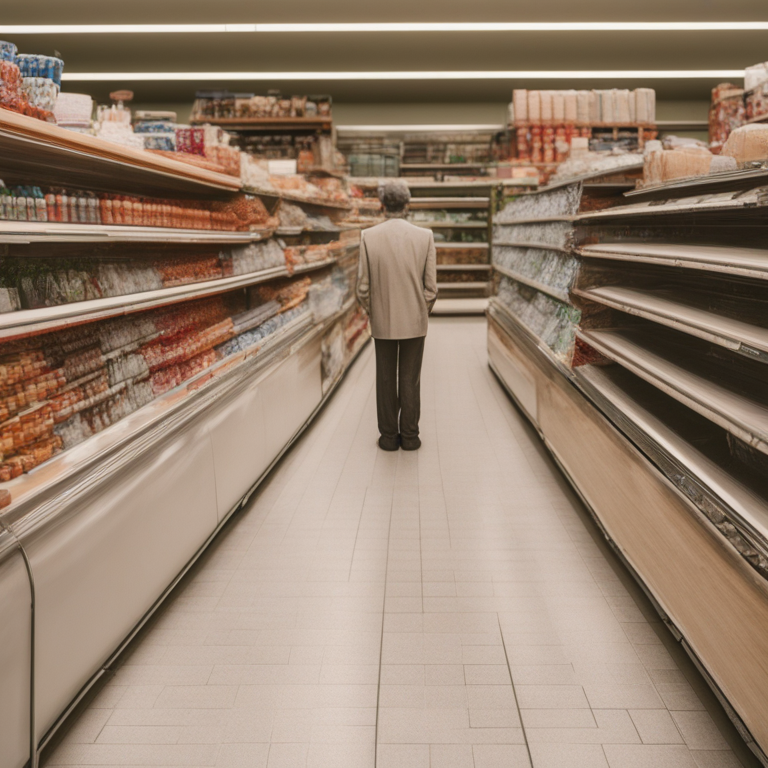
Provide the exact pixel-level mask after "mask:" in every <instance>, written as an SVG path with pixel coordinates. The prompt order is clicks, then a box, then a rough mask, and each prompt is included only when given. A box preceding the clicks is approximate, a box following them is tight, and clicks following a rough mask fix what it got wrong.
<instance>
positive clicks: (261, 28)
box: [0, 21, 768, 35]
mask: <svg viewBox="0 0 768 768" xmlns="http://www.w3.org/2000/svg"><path fill="white" fill-rule="evenodd" d="M765 30H768V21H565V22H545V21H542V22H539V21H532V22H525V21H523V22H517V21H514V22H505V21H504V22H467V23H464V22H445V23H435V22H426V23H410V22H406V23H360V24H358V23H349V24H19V25H8V24H3V25H0V34H3V35H88V34H101V35H103V34H178V33H194V34H205V33H219V34H221V33H226V32H235V33H253V32H257V33H261V32H324V33H328V32H722V31H745V32H754V31H765Z"/></svg>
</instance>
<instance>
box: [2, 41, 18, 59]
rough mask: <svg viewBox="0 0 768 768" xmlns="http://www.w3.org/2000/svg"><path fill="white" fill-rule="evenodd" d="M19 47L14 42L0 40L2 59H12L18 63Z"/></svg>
mask: <svg viewBox="0 0 768 768" xmlns="http://www.w3.org/2000/svg"><path fill="white" fill-rule="evenodd" d="M17 52H18V48H17V47H16V46H15V45H14V44H13V43H8V42H6V41H5V40H0V61H10V62H12V63H13V64H15V63H16V53H17Z"/></svg>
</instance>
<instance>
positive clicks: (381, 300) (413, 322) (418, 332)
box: [358, 219, 437, 339]
mask: <svg viewBox="0 0 768 768" xmlns="http://www.w3.org/2000/svg"><path fill="white" fill-rule="evenodd" d="M436 296H437V279H436V269H435V244H434V240H433V237H432V232H431V231H430V230H428V229H422V228H420V227H415V226H414V225H413V224H409V223H408V222H407V221H405V220H404V219H389V220H388V221H385V222H384V223H382V224H378V225H376V226H375V227H372V228H371V229H368V230H365V231H364V232H363V236H362V239H361V246H360V276H359V281H358V297H359V298H360V301H361V303H362V304H363V306H365V307H366V309H368V313H369V315H370V319H371V332H372V335H373V336H374V338H377V339H411V338H415V337H417V336H426V334H427V316H428V314H429V311H430V309H431V307H432V304H434V301H435V297H436Z"/></svg>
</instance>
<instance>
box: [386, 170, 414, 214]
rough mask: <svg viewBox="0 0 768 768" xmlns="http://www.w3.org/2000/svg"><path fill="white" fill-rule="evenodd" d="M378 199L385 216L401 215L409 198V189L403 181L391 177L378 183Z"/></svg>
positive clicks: (406, 206)
mask: <svg viewBox="0 0 768 768" xmlns="http://www.w3.org/2000/svg"><path fill="white" fill-rule="evenodd" d="M379 200H381V204H382V205H383V206H384V211H385V213H386V214H387V216H402V215H403V214H404V213H405V211H406V209H407V208H408V203H409V202H410V200H411V191H410V190H409V189H408V185H407V184H406V183H405V182H404V181H400V179H393V180H392V181H386V182H384V183H383V184H380V185H379Z"/></svg>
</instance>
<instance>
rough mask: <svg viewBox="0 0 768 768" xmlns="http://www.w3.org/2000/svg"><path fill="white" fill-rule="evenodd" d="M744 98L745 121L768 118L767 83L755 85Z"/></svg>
mask: <svg viewBox="0 0 768 768" xmlns="http://www.w3.org/2000/svg"><path fill="white" fill-rule="evenodd" d="M745 96H746V100H745V109H746V114H745V118H746V119H747V120H758V119H760V118H765V117H768V81H765V82H763V83H760V84H759V85H756V86H755V87H754V88H753V89H752V90H751V91H747V92H746V95H745Z"/></svg>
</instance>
